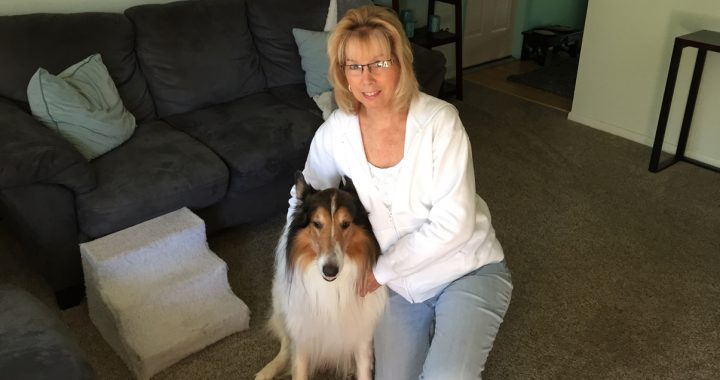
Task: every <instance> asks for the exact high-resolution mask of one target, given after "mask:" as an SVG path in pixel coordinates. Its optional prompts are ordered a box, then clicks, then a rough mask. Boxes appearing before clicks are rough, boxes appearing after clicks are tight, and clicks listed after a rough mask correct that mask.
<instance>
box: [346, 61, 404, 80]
mask: <svg viewBox="0 0 720 380" xmlns="http://www.w3.org/2000/svg"><path fill="white" fill-rule="evenodd" d="M392 63H393V60H392V59H386V60H384V61H377V62H373V63H368V64H367V65H359V64H356V63H353V64H350V65H343V67H344V68H345V73H347V74H348V75H353V76H360V75H362V73H363V67H367V69H368V72H369V73H370V74H382V73H384V72H386V71H388V69H389V68H390V66H392Z"/></svg>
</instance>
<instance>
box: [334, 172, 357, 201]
mask: <svg viewBox="0 0 720 380" xmlns="http://www.w3.org/2000/svg"><path fill="white" fill-rule="evenodd" d="M338 188H339V189H340V190H343V191H347V192H348V193H350V194H352V195H354V196H355V197H357V196H358V193H357V190H355V184H354V183H353V181H352V179H350V177H348V176H346V175H344V176H343V178H342V181H341V182H340V186H338Z"/></svg>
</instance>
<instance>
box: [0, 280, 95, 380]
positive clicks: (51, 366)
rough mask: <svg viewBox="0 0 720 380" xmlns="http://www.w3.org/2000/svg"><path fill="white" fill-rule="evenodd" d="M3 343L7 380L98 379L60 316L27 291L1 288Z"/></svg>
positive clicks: (1, 368)
mask: <svg viewBox="0 0 720 380" xmlns="http://www.w3.org/2000/svg"><path fill="white" fill-rule="evenodd" d="M0 342H2V344H0V373H2V377H3V378H4V379H67V380H81V379H82V380H90V379H94V378H95V372H94V371H93V368H92V367H91V366H90V363H89V362H88V360H87V358H86V356H85V353H83V351H82V350H81V349H80V346H79V345H78V343H77V341H76V340H75V338H74V337H73V335H72V332H71V331H70V329H69V328H68V326H67V325H65V324H64V323H63V322H62V321H61V320H60V318H58V313H57V312H56V311H55V310H51V309H50V308H48V307H47V306H46V305H45V304H43V303H42V302H41V301H40V300H39V299H37V298H35V297H34V296H33V295H31V294H30V293H29V292H27V291H26V290H23V289H21V288H18V287H15V286H12V285H8V284H3V285H0Z"/></svg>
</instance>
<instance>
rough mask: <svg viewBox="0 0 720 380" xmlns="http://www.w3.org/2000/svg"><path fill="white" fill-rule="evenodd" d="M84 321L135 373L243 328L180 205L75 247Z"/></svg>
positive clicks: (201, 227) (222, 271)
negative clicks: (78, 255)
mask: <svg viewBox="0 0 720 380" xmlns="http://www.w3.org/2000/svg"><path fill="white" fill-rule="evenodd" d="M80 251H81V254H82V263H83V271H84V273H85V284H86V288H87V301H88V310H89V314H90V319H91V320H92V322H93V323H94V324H95V326H96V327H97V328H98V330H99V331H100V333H101V334H102V336H103V337H104V338H105V340H107V341H108V343H109V344H110V346H112V347H113V349H114V350H115V352H117V354H118V355H119V356H120V357H121V358H122V359H123V360H124V361H125V363H126V364H127V366H128V367H129V368H130V370H131V371H132V372H133V373H134V374H135V376H136V377H137V378H138V379H148V378H150V377H151V376H152V375H154V374H156V373H158V372H160V371H161V370H163V369H165V368H167V367H169V366H171V365H172V364H174V363H176V362H178V361H179V360H180V359H182V358H184V357H185V356H187V355H189V354H191V353H193V352H196V351H199V350H201V349H202V348H204V347H206V346H207V345H209V344H211V343H214V342H216V341H218V340H220V339H222V338H224V337H226V336H228V335H230V334H232V333H235V332H238V331H241V330H245V329H247V328H248V326H249V321H250V312H249V310H248V307H247V306H246V305H245V303H244V302H243V301H242V300H240V299H239V298H237V297H236V296H235V295H234V294H233V292H232V290H231V289H230V285H229V284H228V280H227V265H226V264H225V262H224V261H222V260H221V259H220V258H218V257H217V256H216V255H215V254H214V253H213V252H212V251H211V250H210V249H209V248H208V245H207V242H206V238H205V223H204V222H203V221H202V219H200V218H199V217H197V216H196V215H195V214H193V213H192V212H191V211H190V210H188V209H187V208H183V209H180V210H178V211H175V212H171V213H169V214H167V215H164V216H161V217H158V218H155V219H152V220H149V221H147V222H144V223H141V224H138V225H136V226H133V227H130V228H128V229H125V230H122V231H119V232H116V233H114V234H111V235H108V236H105V237H102V238H100V239H97V240H94V241H91V242H88V243H84V244H81V245H80Z"/></svg>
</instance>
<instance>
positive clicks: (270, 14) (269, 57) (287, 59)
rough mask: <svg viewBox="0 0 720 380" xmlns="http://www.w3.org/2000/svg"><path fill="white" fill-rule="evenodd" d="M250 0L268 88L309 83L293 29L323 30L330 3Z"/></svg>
mask: <svg viewBox="0 0 720 380" xmlns="http://www.w3.org/2000/svg"><path fill="white" fill-rule="evenodd" d="M247 1H248V20H249V25H250V32H251V33H252V35H253V39H254V41H255V46H257V50H258V52H259V53H260V64H261V65H262V69H263V71H264V72H265V76H266V77H267V85H268V87H276V86H282V85H286V84H297V83H305V72H303V69H302V67H301V65H300V55H299V54H298V50H297V45H296V44H295V38H294V37H293V34H292V29H293V28H300V29H306V30H322V29H323V27H324V26H325V19H326V18H327V13H328V4H329V0H305V1H297V0H247ZM278 10H282V12H279V11H278Z"/></svg>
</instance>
